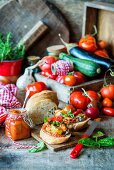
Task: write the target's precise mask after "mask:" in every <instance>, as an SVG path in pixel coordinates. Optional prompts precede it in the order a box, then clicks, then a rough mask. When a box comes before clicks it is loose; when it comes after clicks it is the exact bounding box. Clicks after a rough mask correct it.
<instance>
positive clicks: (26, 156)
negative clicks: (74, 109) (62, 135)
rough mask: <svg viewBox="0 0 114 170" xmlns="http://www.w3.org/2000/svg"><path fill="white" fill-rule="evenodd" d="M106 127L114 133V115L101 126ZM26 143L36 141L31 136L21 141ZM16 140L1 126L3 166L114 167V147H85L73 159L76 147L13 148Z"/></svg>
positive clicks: (54, 169) (4, 169)
mask: <svg viewBox="0 0 114 170" xmlns="http://www.w3.org/2000/svg"><path fill="white" fill-rule="evenodd" d="M99 128H102V129H103V131H105V133H106V135H108V136H112V137H114V118H112V117H110V118H109V117H108V118H106V117H105V118H104V119H103V121H101V122H100V125H99V126H98V129H99ZM20 142H21V143H23V144H29V145H30V144H36V143H37V141H36V140H34V139H33V138H29V139H27V140H24V141H20ZM11 145H12V143H11V141H9V140H8V139H7V138H6V137H5V136H4V129H0V146H1V148H0V170H8V169H10V170H17V169H18V170H22V169H27V170H33V169H37V170H58V169H60V170H113V169H114V148H99V149H96V148H84V149H83V150H82V152H81V154H80V156H79V157H78V159H71V158H70V157H69V154H70V152H71V150H72V148H70V149H66V150H62V151H58V152H53V151H51V150H49V149H46V150H44V151H41V152H39V153H29V152H28V150H26V149H9V148H7V147H8V146H11Z"/></svg>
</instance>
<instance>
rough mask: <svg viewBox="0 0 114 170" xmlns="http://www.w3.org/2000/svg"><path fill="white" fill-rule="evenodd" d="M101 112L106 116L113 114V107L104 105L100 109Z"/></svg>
mask: <svg viewBox="0 0 114 170" xmlns="http://www.w3.org/2000/svg"><path fill="white" fill-rule="evenodd" d="M102 112H103V114H105V115H107V116H114V108H111V107H104V108H103V109H102Z"/></svg>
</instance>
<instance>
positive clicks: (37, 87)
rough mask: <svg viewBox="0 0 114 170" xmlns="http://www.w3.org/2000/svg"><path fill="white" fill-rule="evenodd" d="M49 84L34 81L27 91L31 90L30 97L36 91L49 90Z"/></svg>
mask: <svg viewBox="0 0 114 170" xmlns="http://www.w3.org/2000/svg"><path fill="white" fill-rule="evenodd" d="M47 89H48V88H47V86H46V84H45V83H44V82H34V83H31V84H29V85H28V86H27V87H26V91H28V90H29V91H30V94H29V97H31V96H33V95H34V94H35V93H38V92H41V91H43V90H47Z"/></svg>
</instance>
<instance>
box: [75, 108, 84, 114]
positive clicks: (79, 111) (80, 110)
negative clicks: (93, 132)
mask: <svg viewBox="0 0 114 170" xmlns="http://www.w3.org/2000/svg"><path fill="white" fill-rule="evenodd" d="M80 113H84V111H83V110H82V109H77V110H76V111H75V112H73V114H74V115H78V114H80Z"/></svg>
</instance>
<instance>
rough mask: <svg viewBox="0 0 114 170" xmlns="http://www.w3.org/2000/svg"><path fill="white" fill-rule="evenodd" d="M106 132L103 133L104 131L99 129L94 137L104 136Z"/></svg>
mask: <svg viewBox="0 0 114 170" xmlns="http://www.w3.org/2000/svg"><path fill="white" fill-rule="evenodd" d="M104 135H105V134H104V133H103V132H101V131H98V132H97V133H95V134H94V135H93V136H92V137H93V138H96V137H102V136H104Z"/></svg>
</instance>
